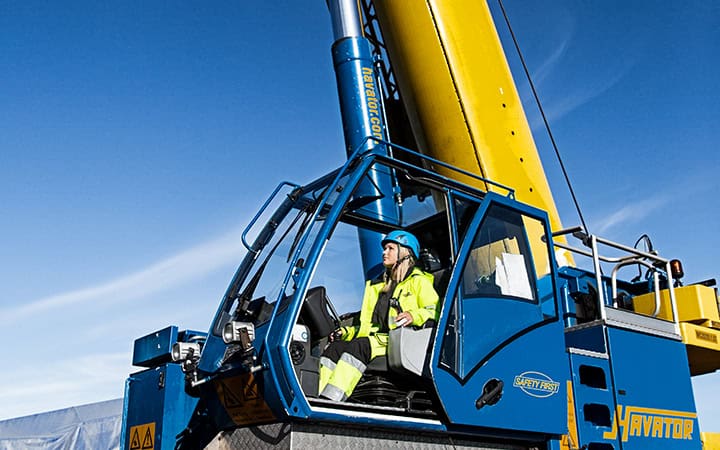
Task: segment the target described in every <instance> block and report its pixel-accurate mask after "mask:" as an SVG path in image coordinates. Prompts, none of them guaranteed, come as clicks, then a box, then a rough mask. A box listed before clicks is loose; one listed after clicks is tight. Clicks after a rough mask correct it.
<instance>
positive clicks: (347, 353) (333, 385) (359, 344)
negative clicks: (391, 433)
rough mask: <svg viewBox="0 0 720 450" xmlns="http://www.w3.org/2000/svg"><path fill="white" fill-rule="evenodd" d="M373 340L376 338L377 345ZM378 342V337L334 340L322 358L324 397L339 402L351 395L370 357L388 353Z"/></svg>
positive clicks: (321, 393)
mask: <svg viewBox="0 0 720 450" xmlns="http://www.w3.org/2000/svg"><path fill="white" fill-rule="evenodd" d="M370 339H374V340H375V342H374V344H375V345H373V343H371V342H370ZM378 341H379V340H378V339H377V338H376V336H370V337H361V338H356V339H353V340H350V341H335V342H332V343H330V345H329V346H328V347H327V348H326V349H325V351H324V352H323V354H322V356H321V357H320V386H319V390H318V392H319V393H320V396H321V397H324V398H327V399H330V400H335V401H338V402H340V401H344V400H346V399H347V398H348V397H350V395H351V394H352V392H353V390H354V389H355V386H356V385H357V383H358V382H359V381H360V378H362V375H363V373H364V372H365V369H366V368H367V365H368V363H369V362H370V360H371V359H372V358H373V357H376V356H380V354H384V353H385V352H384V350H385V348H384V346H383V345H382V344H380V346H378ZM379 342H382V341H379ZM384 343H385V344H387V340H386V339H385V340H384ZM373 353H375V354H373Z"/></svg>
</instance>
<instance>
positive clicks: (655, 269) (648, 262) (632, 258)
mask: <svg viewBox="0 0 720 450" xmlns="http://www.w3.org/2000/svg"><path fill="white" fill-rule="evenodd" d="M566 235H571V236H572V237H574V238H576V239H578V240H579V241H580V242H582V244H583V246H585V247H586V248H589V250H587V249H585V248H579V247H574V246H572V245H569V244H566V243H563V242H556V241H555V239H554V238H556V237H559V236H566ZM552 237H553V245H554V246H555V247H558V248H562V249H564V250H568V251H570V252H572V253H575V254H577V255H581V256H586V257H588V258H591V259H592V264H593V270H594V272H595V282H596V283H597V291H598V303H599V305H598V306H599V311H600V318H601V319H602V320H606V319H607V311H606V307H608V306H610V305H612V307H613V308H615V309H618V306H619V305H618V280H617V274H618V271H619V270H620V269H622V268H623V267H627V266H631V265H638V266H642V267H645V268H646V269H647V270H648V273H651V274H652V278H653V294H654V300H655V307H654V309H653V312H652V314H651V315H650V316H651V317H655V318H657V316H658V314H659V313H660V308H661V292H660V291H661V289H660V279H661V276H662V277H664V278H665V280H666V281H667V290H668V295H669V297H670V306H671V310H672V322H673V324H674V328H675V332H676V333H680V326H679V324H678V311H677V303H676V301H675V289H674V286H675V281H674V280H673V276H672V270H671V267H670V260H669V259H665V258H662V257H660V256H658V255H657V254H655V253H648V252H644V251H642V250H638V249H636V248H633V247H628V246H626V245H623V244H619V243H617V242H613V241H610V240H608V239H603V238H601V237H598V236H595V235H592V234H587V233H586V232H585V231H584V230H583V229H582V227H579V226H578V227H573V228H567V229H564V230H560V231H556V232H554V233H552ZM600 245H603V246H606V247H610V248H613V249H615V250H620V251H621V252H624V254H623V255H621V256H613V257H610V256H604V255H601V254H600V251H599V246H600ZM601 262H602V263H609V264H613V268H612V272H611V275H610V286H611V288H610V295H611V297H612V298H611V300H612V303H611V302H608V301H606V299H605V289H604V288H603V273H602V267H601Z"/></svg>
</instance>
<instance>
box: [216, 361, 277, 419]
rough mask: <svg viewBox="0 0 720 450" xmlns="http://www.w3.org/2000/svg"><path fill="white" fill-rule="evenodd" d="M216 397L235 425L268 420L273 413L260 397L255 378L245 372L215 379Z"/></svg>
mask: <svg viewBox="0 0 720 450" xmlns="http://www.w3.org/2000/svg"><path fill="white" fill-rule="evenodd" d="M215 390H216V391H217V395H218V399H219V400H220V402H221V403H222V405H223V406H224V407H225V411H227V413H228V415H229V416H230V418H231V419H232V420H233V422H235V423H236V424H237V425H250V424H254V423H263V422H270V421H272V420H274V419H275V415H274V414H273V413H272V411H271V410H270V407H269V406H268V405H267V403H265V400H264V399H263V398H262V395H261V393H260V389H259V387H258V384H257V380H256V379H255V377H253V375H252V374H250V373H247V374H243V375H240V376H237V377H232V378H227V379H224V380H217V381H215Z"/></svg>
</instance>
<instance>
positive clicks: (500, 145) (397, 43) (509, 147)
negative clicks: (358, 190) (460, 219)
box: [374, 0, 572, 265]
mask: <svg viewBox="0 0 720 450" xmlns="http://www.w3.org/2000/svg"><path fill="white" fill-rule="evenodd" d="M374 5H375V9H376V12H377V16H378V21H379V23H380V27H381V30H382V33H383V38H384V40H385V43H386V45H387V48H388V53H389V56H390V60H391V63H392V66H393V70H394V72H395V76H396V78H397V83H398V86H399V89H400V94H401V97H402V99H403V102H404V103H405V107H406V109H407V110H408V115H409V117H410V121H411V124H412V131H413V134H414V135H415V137H416V140H417V142H418V145H419V147H420V151H421V152H423V153H425V154H427V155H429V156H432V157H433V158H436V159H438V160H441V161H444V162H447V163H450V164H452V165H454V166H457V167H460V168H461V169H464V170H466V171H468V172H472V173H474V174H478V175H481V176H483V177H485V178H488V179H491V180H493V181H496V182H498V183H501V184H503V185H506V186H509V187H511V188H513V189H515V191H516V198H517V199H518V200H520V201H521V202H524V203H528V204H530V205H533V206H535V207H537V208H539V209H542V210H543V211H546V212H547V214H548V216H549V217H550V224H551V227H552V229H553V230H559V229H561V228H562V225H561V223H560V217H559V215H558V212H557V208H556V206H555V202H554V200H553V197H552V193H551V192H550V187H549V185H548V182H547V178H546V176H545V172H544V170H543V167H542V164H541V162H540V157H539V155H538V152H537V148H536V146H535V143H534V141H533V137H532V134H531V132H530V127H529V125H528V122H527V118H526V116H525V112H524V111H523V107H522V104H521V102H520V97H519V95H518V92H517V89H516V87H515V83H514V81H513V78H512V75H511V73H510V68H509V66H508V63H507V60H506V58H505V54H504V53H503V49H502V46H501V44H500V39H499V37H498V34H497V31H496V29H495V25H494V23H493V20H492V17H491V15H490V10H489V8H488V6H487V4H486V3H485V2H484V1H477V0H453V1H447V0H444V1H443V0H426V1H422V0H375V1H374ZM438 171H439V172H441V173H443V170H441V169H438ZM446 174H447V173H446ZM453 177H454V178H457V177H458V176H457V175H455V174H453ZM460 178H461V181H463V182H466V183H468V184H472V185H475V186H477V185H478V182H474V181H471V180H469V179H467V178H466V179H462V178H463V177H460ZM477 187H480V188H482V189H485V190H490V191H497V192H503V193H504V191H503V190H501V189H497V188H494V187H492V186H485V185H482V186H477ZM531 238H533V237H531ZM533 240H534V239H533ZM538 242H539V241H538ZM564 256H565V259H566V261H567V262H568V263H571V262H572V258H571V256H569V255H568V254H565V255H564ZM561 265H562V263H561Z"/></svg>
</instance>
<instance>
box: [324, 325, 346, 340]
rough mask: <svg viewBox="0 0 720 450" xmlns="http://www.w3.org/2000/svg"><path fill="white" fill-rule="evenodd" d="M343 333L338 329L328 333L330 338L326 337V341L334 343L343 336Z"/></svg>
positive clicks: (343, 331)
mask: <svg viewBox="0 0 720 450" xmlns="http://www.w3.org/2000/svg"><path fill="white" fill-rule="evenodd" d="M344 333H345V330H343V329H342V328H338V329H337V330H335V331H333V332H332V333H330V336H328V341H330V342H335V341H339V340H341V339H342V336H343V334H344Z"/></svg>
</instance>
